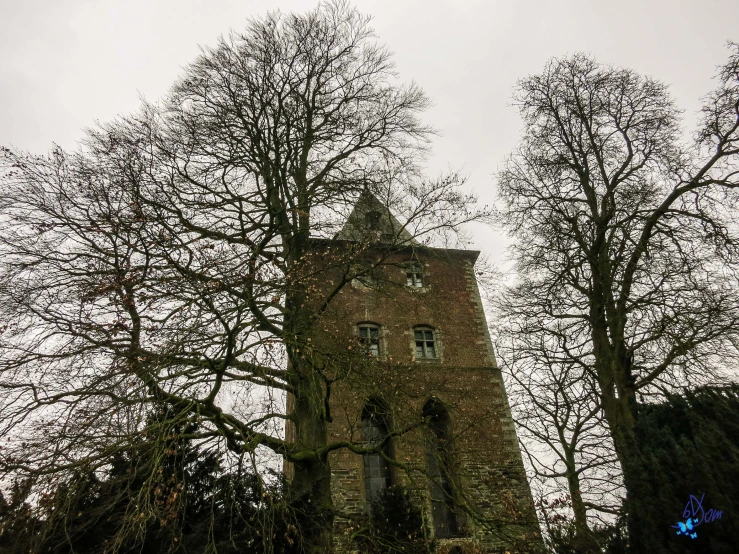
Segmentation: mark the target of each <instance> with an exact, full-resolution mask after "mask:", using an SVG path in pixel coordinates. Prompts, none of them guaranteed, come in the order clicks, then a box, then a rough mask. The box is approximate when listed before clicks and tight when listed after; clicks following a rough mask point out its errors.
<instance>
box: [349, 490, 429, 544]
mask: <svg viewBox="0 0 739 554" xmlns="http://www.w3.org/2000/svg"><path fill="white" fill-rule="evenodd" d="M354 542H355V544H356V546H357V547H358V548H359V549H360V550H361V551H362V552H365V553H367V554H396V553H401V552H403V553H408V554H422V553H426V552H432V551H433V545H432V541H431V540H430V539H429V538H428V537H427V536H426V528H425V526H424V523H423V516H422V515H421V511H420V510H419V509H418V508H417V507H416V506H415V504H414V503H413V501H412V499H411V496H410V493H409V492H408V491H407V490H406V489H404V488H403V487H400V486H397V485H396V486H393V487H390V488H388V489H385V490H384V491H382V493H380V495H379V496H378V498H377V499H376V500H375V501H374V502H373V503H372V507H371V515H370V518H369V522H368V524H367V525H366V526H363V527H361V528H360V529H359V531H357V532H356V533H355V535H354Z"/></svg>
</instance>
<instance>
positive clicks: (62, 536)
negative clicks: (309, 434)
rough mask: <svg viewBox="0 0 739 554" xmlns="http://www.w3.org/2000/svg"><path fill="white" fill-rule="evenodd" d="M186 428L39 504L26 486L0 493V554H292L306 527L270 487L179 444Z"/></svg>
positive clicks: (76, 478)
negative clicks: (225, 467)
mask: <svg viewBox="0 0 739 554" xmlns="http://www.w3.org/2000/svg"><path fill="white" fill-rule="evenodd" d="M159 419H161V418H159ZM164 419H166V417H165V418H164ZM164 423H166V421H165V422H164ZM156 424H162V421H157V422H155V425H156ZM193 431H194V428H193V426H178V425H176V426H174V427H172V428H171V434H170V435H169V437H168V438H169V440H168V443H167V445H166V448H165V449H164V450H161V449H160V448H159V447H160V443H158V441H155V440H152V441H147V442H142V443H141V445H140V446H139V448H136V449H132V450H129V451H127V452H123V453H121V454H119V455H118V456H117V457H116V459H115V460H114V462H113V463H112V464H111V467H109V468H108V470H107V471H106V472H105V474H104V475H102V474H101V472H99V471H98V472H93V471H90V472H86V473H77V474H75V475H72V476H71V477H69V478H68V479H67V480H66V481H64V482H62V483H59V484H57V486H56V488H55V489H54V490H51V491H50V492H47V493H45V494H42V495H41V496H40V497H39V498H34V497H33V494H32V491H33V490H34V487H33V486H32V485H33V484H32V483H31V482H30V481H28V480H24V481H18V482H16V483H15V484H14V486H13V487H12V490H11V492H10V495H9V499H7V500H6V499H5V497H4V496H2V495H1V494H0V552H1V553H3V554H16V553H17V554H20V553H21V552H23V553H28V552H34V553H36V552H37V553H49V554H51V553H54V554H57V553H58V554H62V553H71V552H76V553H81V554H85V553H93V552H94V553H108V552H111V553H112V552H157V553H166V552H178V553H183V554H184V553H189V552H192V553H196V552H197V553H203V552H219V553H225V554H228V553H236V552H238V553H244V552H247V553H249V552H254V553H257V552H259V553H261V552H269V553H273V554H288V553H296V554H297V553H298V552H301V542H302V541H301V537H300V532H299V529H300V528H302V527H304V526H305V527H306V528H307V527H309V526H308V525H305V523H306V522H304V521H302V519H303V518H301V517H300V513H301V512H300V510H299V509H296V506H295V505H293V506H292V507H291V508H288V506H287V503H286V502H285V498H286V494H285V490H284V487H283V485H282V484H281V483H280V482H279V480H277V479H275V480H274V484H271V485H269V484H265V483H264V482H263V481H262V480H261V479H260V478H259V477H258V476H257V475H255V474H254V473H252V472H247V471H244V469H243V467H236V468H234V469H233V470H231V471H225V470H224V468H223V466H222V460H221V459H220V458H219V456H217V455H215V454H214V453H212V452H208V451H203V450H201V449H199V448H198V447H197V446H196V445H195V444H193V442H192V440H191V439H189V438H186V437H187V435H188V434H191V433H192V432H193Z"/></svg>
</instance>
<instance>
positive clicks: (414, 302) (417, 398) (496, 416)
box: [288, 216, 541, 554]
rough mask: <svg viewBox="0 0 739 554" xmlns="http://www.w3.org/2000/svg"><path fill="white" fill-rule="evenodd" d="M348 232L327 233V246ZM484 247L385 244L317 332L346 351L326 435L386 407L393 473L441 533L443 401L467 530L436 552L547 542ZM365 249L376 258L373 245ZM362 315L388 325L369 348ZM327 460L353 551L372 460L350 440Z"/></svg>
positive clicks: (454, 489) (454, 490)
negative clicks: (426, 350) (501, 357)
mask: <svg viewBox="0 0 739 554" xmlns="http://www.w3.org/2000/svg"><path fill="white" fill-rule="evenodd" d="M390 217H392V216H390ZM349 243H350V241H342V240H336V241H329V244H328V245H325V247H326V248H342V244H345V245H348V244H349ZM347 247H348V246H347ZM377 249H378V251H379V250H381V249H382V248H381V246H378V247H377ZM478 254H479V253H478V252H474V251H466V250H451V249H437V248H428V247H423V246H420V245H417V244H413V243H408V244H407V245H406V246H404V247H403V248H396V249H393V251H392V252H391V253H389V254H388V253H384V254H382V255H383V256H384V259H383V261H382V264H380V265H378V267H377V268H375V269H374V270H373V271H372V272H371V274H370V276H369V277H367V278H365V279H361V280H357V279H355V280H354V281H352V282H351V283H350V284H349V285H347V286H345V287H344V288H343V289H342V290H341V292H339V294H338V295H337V296H336V298H334V299H333V301H332V302H331V304H330V306H329V308H328V309H327V311H326V312H325V314H324V315H323V316H322V317H321V318H320V320H318V321H317V322H316V324H315V325H314V326H313V330H312V332H311V340H312V341H313V344H314V345H315V348H316V351H321V350H324V351H325V352H327V353H329V352H332V353H335V352H346V353H347V356H345V357H343V358H342V357H337V356H334V357H333V358H332V359H334V360H343V361H334V363H338V364H340V365H341V364H343V366H344V367H341V368H336V373H335V375H336V380H335V382H334V383H333V385H332V388H331V396H330V405H329V408H330V416H331V418H332V421H331V423H329V426H328V434H329V436H328V439H329V442H332V441H340V440H352V441H355V442H356V443H357V444H359V445H361V444H363V443H362V441H363V436H362V431H363V427H362V418H363V414H366V413H367V412H366V410H367V406H368V404H369V403H373V404H374V405H381V406H383V411H384V412H385V413H384V414H383V418H384V422H385V425H386V427H387V431H388V432H389V433H390V434H391V435H392V434H394V433H397V436H392V438H391V439H390V440H389V441H388V443H389V448H388V449H387V454H388V455H389V457H390V458H391V459H392V460H393V463H392V464H389V465H390V467H389V472H390V477H389V478H390V480H391V481H392V483H395V484H401V485H403V486H405V487H407V488H409V489H410V490H411V491H413V493H414V496H415V498H416V499H417V501H418V503H419V506H420V507H421V509H422V511H423V512H424V516H425V519H426V520H427V521H428V531H429V534H430V535H433V533H434V529H435V527H434V521H433V518H434V517H435V514H434V507H433V506H432V500H431V497H432V487H433V485H431V484H430V482H429V478H428V475H430V473H431V471H430V468H429V463H430V462H429V451H430V450H429V449H430V448H431V449H432V450H433V451H434V452H438V451H439V450H438V448H439V447H438V445H437V447H434V446H431V443H433V441H434V435H433V434H431V432H430V431H429V418H428V417H427V418H426V419H425V420H424V417H423V416H424V415H425V412H424V407H425V406H428V405H429V402H430V401H431V402H433V403H434V405H436V406H442V407H443V410H444V411H445V413H446V415H448V421H449V427H450V428H449V436H448V437H447V439H446V440H445V441H444V444H443V448H444V449H445V456H446V458H445V459H446V460H448V461H447V462H445V463H447V464H448V465H449V466H450V467H452V468H453V477H450V480H451V481H453V485H450V486H449V490H450V491H451V494H452V495H453V497H454V500H453V504H454V508H453V509H454V511H455V513H456V514H457V515H456V516H455V517H456V519H457V520H458V521H457V524H458V529H455V531H454V532H450V533H448V535H450V536H447V537H444V538H438V540H437V541H436V542H437V544H438V552H440V553H442V554H444V553H447V552H450V551H452V550H453V549H454V547H456V546H458V547H460V548H459V549H458V550H455V552H491V553H492V552H501V553H503V552H538V551H539V550H540V548H541V539H540V537H539V534H538V525H537V523H536V517H535V513H534V508H533V503H532V498H531V492H530V489H529V485H528V482H527V480H526V475H525V472H524V467H523V462H522V459H521V453H520V450H519V447H518V441H517V438H516V434H515V430H514V427H513V422H512V420H511V414H510V409H509V406H508V401H507V398H506V394H505V390H504V386H503V381H502V379H501V374H500V371H499V369H498V368H497V367H496V362H495V357H494V354H493V349H492V345H491V342H490V337H489V334H488V328H487V323H486V320H485V314H484V312H483V308H482V303H481V300H480V296H479V292H478V287H477V283H476V279H475V275H474V264H475V261H476V259H477V257H478ZM367 257H368V259H369V260H376V259H377V258H376V257H375V256H374V255H373V249H372V248H369V249H368V250H367ZM413 271H416V272H420V280H421V281H422V286H414V285H418V284H419V283H410V285H411V286H409V276H408V272H413ZM324 278H325V279H326V282H327V283H328V282H330V281H331V279H332V278H331V276H330V275H329V276H325V277H324ZM319 286H320V284H319ZM362 325H365V326H372V327H373V328H376V329H377V330H378V331H379V332H378V340H377V346H376V350H375V351H374V352H371V353H370V354H368V353H367V348H368V342H369V341H368V340H366V339H365V340H364V341H362V340H361V338H360V331H359V328H360V326H362ZM419 327H420V328H422V329H426V330H430V331H431V332H432V336H433V341H434V344H433V345H431V346H433V348H434V351H433V356H428V357H419V355H418V353H417V345H416V338H417V336H416V335H415V331H416V330H418V329H419ZM352 352H354V353H356V354H352ZM328 357H330V356H327V358H328ZM445 417H446V416H445ZM288 433H289V429H288ZM329 461H330V466H331V473H332V482H331V487H332V498H333V503H334V508H335V509H336V510H337V512H338V513H339V514H344V515H345V516H346V517H345V518H342V517H339V518H337V523H336V525H337V547H338V548H337V549H338V550H339V551H351V550H352V548H351V544H350V543H348V542H347V540H346V537H348V536H349V535H350V533H351V528H352V525H353V524H352V520H353V518H357V517H361V516H362V515H363V514H366V513H367V509H368V501H367V498H366V496H367V492H366V491H367V488H366V486H365V465H366V464H365V463H364V462H365V460H364V459H363V456H362V455H359V454H355V453H353V452H352V451H351V450H350V449H347V448H342V449H338V450H335V451H334V452H332V453H331V455H330V460H329ZM450 471H451V470H450ZM450 475H451V473H450ZM432 477H433V475H432ZM449 502H452V501H449Z"/></svg>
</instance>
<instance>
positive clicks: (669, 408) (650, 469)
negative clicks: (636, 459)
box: [627, 385, 739, 554]
mask: <svg viewBox="0 0 739 554" xmlns="http://www.w3.org/2000/svg"><path fill="white" fill-rule="evenodd" d="M637 432H638V437H639V441H640V444H641V448H640V449H641V451H642V452H643V456H642V471H641V475H642V478H641V479H640V480H638V481H636V482H632V483H631V489H630V490H633V491H635V492H634V494H630V496H629V498H628V499H627V508H628V512H629V518H630V519H629V529H630V543H631V546H632V548H633V549H634V551H635V552H652V553H661V552H670V553H688V552H701V553H708V554H710V553H723V552H726V553H729V552H736V542H737V537H739V519H738V518H737V516H738V515H739V386H738V385H733V386H730V387H720V388H718V387H709V388H701V389H697V390H695V391H692V392H690V391H688V392H686V393H685V394H684V395H680V396H677V395H676V396H672V397H670V398H669V400H668V401H667V402H665V403H663V404H651V405H641V406H640V407H639V410H638V420H637ZM691 495H692V497H693V498H694V500H693V502H692V509H691V504H690V499H691ZM701 499H702V502H701ZM709 510H714V512H710V514H709ZM716 511H720V512H722V515H721V517H720V518H719V517H716V519H713V520H711V519H712V517H715V515H716ZM689 517H690V518H691V519H692V520H693V521H695V520H696V519H697V520H699V521H700V523H699V524H698V526H697V527H696V528H695V529H694V531H695V535H696V537H695V538H694V539H691V538H690V535H686V534H684V533H680V534H678V531H680V528H679V524H678V522H680V521H682V522H685V521H686V520H687V519H688V518H689Z"/></svg>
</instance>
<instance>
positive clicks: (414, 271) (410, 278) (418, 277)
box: [405, 264, 423, 289]
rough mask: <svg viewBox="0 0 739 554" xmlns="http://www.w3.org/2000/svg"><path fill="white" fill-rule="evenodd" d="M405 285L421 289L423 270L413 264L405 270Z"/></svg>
mask: <svg viewBox="0 0 739 554" xmlns="http://www.w3.org/2000/svg"><path fill="white" fill-rule="evenodd" d="M405 285H406V286H407V287H412V288H419V289H420V288H421V287H423V270H422V269H421V266H420V265H418V264H413V265H411V266H409V267H407V268H406V270H405Z"/></svg>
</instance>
